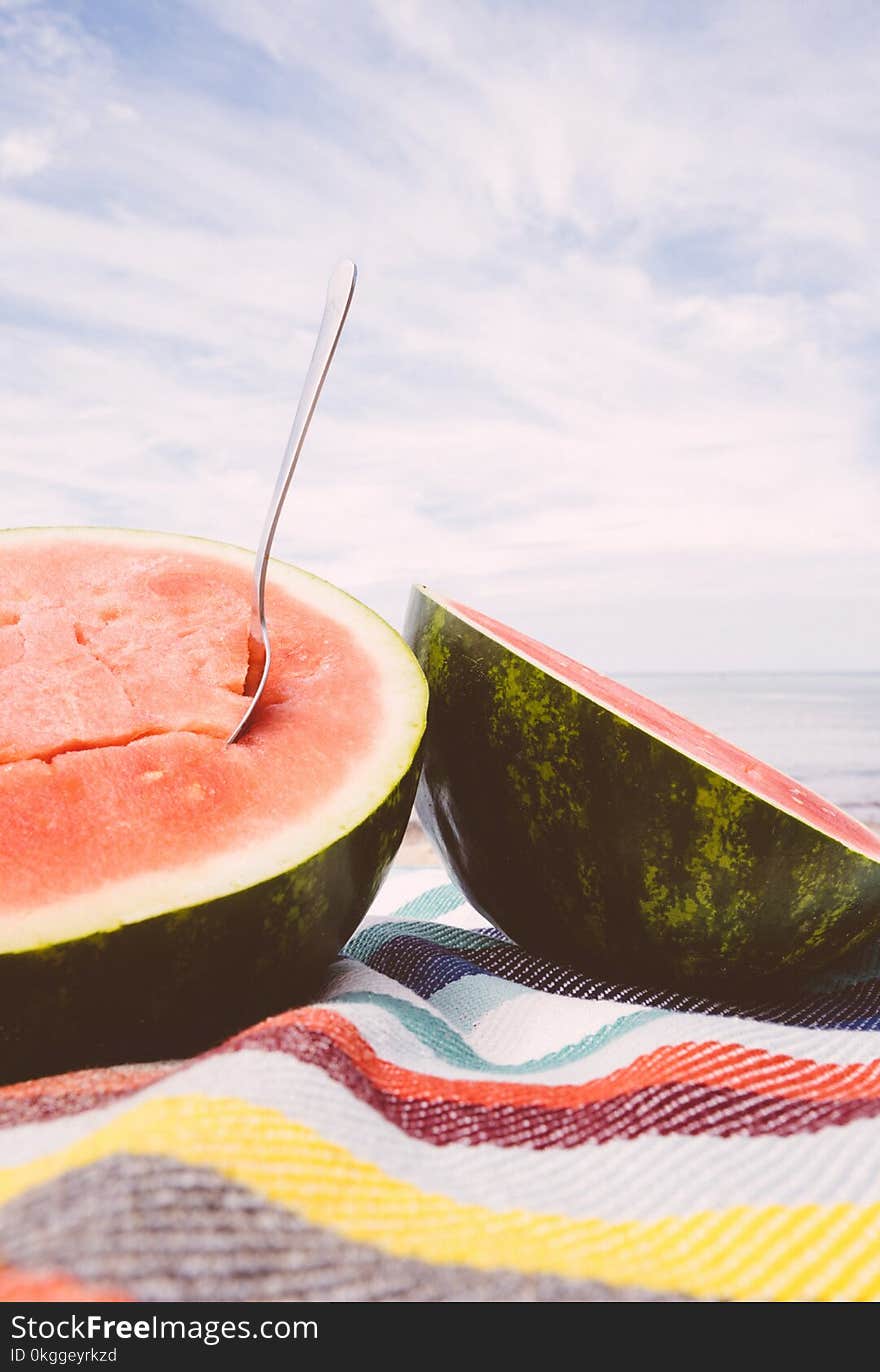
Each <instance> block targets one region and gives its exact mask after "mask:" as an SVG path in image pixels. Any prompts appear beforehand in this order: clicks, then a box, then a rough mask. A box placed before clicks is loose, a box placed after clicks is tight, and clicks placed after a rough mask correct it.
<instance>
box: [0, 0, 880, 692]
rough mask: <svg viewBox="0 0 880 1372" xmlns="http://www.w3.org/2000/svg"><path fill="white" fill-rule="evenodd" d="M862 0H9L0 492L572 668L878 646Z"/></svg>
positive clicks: (815, 655)
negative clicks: (173, 534) (268, 570)
mask: <svg viewBox="0 0 880 1372" xmlns="http://www.w3.org/2000/svg"><path fill="white" fill-rule="evenodd" d="M877 21H878V16H877V9H876V5H874V4H873V2H872V0H866V2H865V3H853V0H838V3H836V4H835V5H833V6H832V5H828V4H825V3H821V2H819V0H800V2H799V3H786V2H785V0H776V3H773V4H770V5H768V4H767V3H766V0H759V2H758V3H751V0H743V2H742V3H740V2H739V0H724V3H697V2H695V3H689V4H685V5H682V4H673V3H664V0H631V2H629V3H628V2H627V0H615V2H614V3H602V2H601V0H598V2H597V3H592V4H591V3H589V2H588V0H585V3H575V0H571V2H570V3H565V0H556V2H555V3H554V2H553V0H543V2H542V3H540V4H538V3H525V0H522V2H521V3H517V0H505V2H504V3H480V0H466V3H456V2H455V0H429V2H428V3H421V0H357V2H356V3H355V2H354V0H352V2H351V3H349V0H333V3H327V0H317V3H311V0H306V2H305V3H300V2H299V0H139V3H138V4H136V5H135V4H119V3H117V2H116V0H88V3H68V4H55V5H51V4H50V5H46V4H40V3H26V2H25V3H21V2H20V0H0V244H2V251H0V506H2V508H0V525H7V526H11V525H20V524H55V523H62V524H64V523H68V524H69V523H74V524H98V525H123V526H130V527H139V528H158V529H169V530H177V531H180V532H189V533H195V534H200V535H202V536H207V537H213V538H218V539H224V540H229V541H231V542H235V543H239V544H242V545H244V546H247V547H254V546H255V544H256V541H257V538H258V536H259V532H260V528H261V526H262V522H263V517H264V513H265V509H266V505H267V502H268V499H269V495H270V493H271V490H272V487H273V485H274V481H275V476H276V473H277V469H278V464H279V462H280V458H281V454H282V451H283V448H284V444H285V440H286V437H287V432H288V429H289V426H290V422H291V419H292V416H293V411H294V409H295V406H296V401H297V398H298V394H299V388H300V385H301V381H302V378H303V376H304V374H305V370H306V367H307V364H308V360H309V357H310V355H311V349H312V346H313V342H314V337H315V333H316V330H317V326H318V322H319V320H320V316H321V310H322V308H323V301H324V292H325V287H326V282H327V279H328V277H329V275H330V272H331V271H332V269H333V266H334V265H335V263H336V261H337V260H338V259H339V258H340V257H343V256H347V257H352V258H354V259H355V260H356V262H357V264H358V268H359V273H360V277H359V282H358V288H357V291H356V294H355V299H354V302H353V305H352V309H351V313H350V316H349V321H348V324H347V325H346V330H345V334H344V336H343V339H342V342H341V344H340V347H339V350H338V352H337V355H336V359H335V361H334V364H333V368H332V371H331V374H330V377H329V379H328V381H327V385H326V387H325V391H324V394H323V396H322V399H321V402H320V406H319V409H318V412H317V414H316V417H315V420H314V423H313V426H312V429H311V432H310V434H309V437H308V440H307V445H306V448H305V450H304V453H303V456H302V459H301V461H300V464H299V468H298V470H297V474H296V478H295V481H294V484H293V486H292V488H291V492H290V495H289V497H288V503H287V507H286V509H285V512H284V515H283V518H282V522H281V525H280V527H279V532H278V537H277V540H276V552H277V553H278V554H279V555H280V556H283V557H285V558H287V559H289V560H291V561H294V562H296V563H299V564H300V565H302V566H304V567H307V568H309V569H310V570H312V571H314V572H317V573H318V574H319V575H322V576H325V577H327V578H328V579H329V580H331V581H333V582H335V583H337V584H339V585H341V586H343V587H345V588H346V589H347V590H349V591H351V592H352V593H353V594H355V595H357V596H358V597H359V598H361V599H363V600H365V601H366V602H367V603H368V604H370V605H372V606H373V607H374V608H375V609H377V610H379V612H380V613H382V614H384V615H385V616H386V618H388V619H389V620H390V621H391V622H392V623H394V624H396V625H398V626H399V625H400V624H401V623H402V618H403V613H404V608H405V604H406V599H407V594H408V588H409V586H410V585H411V584H412V583H413V582H424V583H426V584H427V585H428V586H429V587H431V588H432V589H434V590H435V591H437V592H440V593H445V594H449V595H452V596H456V597H458V598H459V599H461V600H464V601H466V602H469V603H470V604H472V605H474V606H475V607H477V608H479V609H482V610H484V611H486V612H487V613H490V614H493V615H495V616H496V617H497V618H500V619H502V620H506V621H507V622H510V623H513V624H515V625H516V626H517V627H518V628H520V629H522V630H524V631H526V632H528V633H531V634H533V635H535V636H537V637H538V638H542V639H544V640H545V641H547V642H549V643H551V644H552V645H553V646H554V647H557V648H559V649H561V650H563V651H566V652H568V653H570V654H572V655H573V656H575V657H578V658H581V659H583V660H585V661H586V662H588V663H589V664H590V665H592V666H594V667H596V668H598V669H599V670H604V671H611V672H617V673H619V674H623V675H625V674H627V673H629V674H632V673H634V672H638V671H642V670H645V671H647V670H656V671H675V670H681V671H693V670H713V671H715V670H719V671H721V670H730V671H746V670H819V671H832V670H874V669H878V668H880V642H878V640H880V633H878V625H880V575H878V572H880V536H878V527H880V518H878V516H880V388H878V367H880V174H878V173H880V135H878V129H880V25H878V22H877Z"/></svg>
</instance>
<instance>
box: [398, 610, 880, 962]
mask: <svg viewBox="0 0 880 1372" xmlns="http://www.w3.org/2000/svg"><path fill="white" fill-rule="evenodd" d="M406 633H407V637H408V639H409V642H410V643H411V644H412V646H413V648H414V650H415V652H416V656H417V657H418V659H419V661H420V662H421V664H422V666H423V668H424V670H425V673H426V675H427V677H428V683H429V686H430V691H431V707H430V712H429V725H428V732H427V736H426V742H425V765H424V776H423V780H422V783H421V786H420V788H419V796H418V800H417V810H418V813H419V815H420V817H421V819H422V822H423V823H424V824H425V826H426V827H427V828H428V830H429V831H430V833H431V834H432V836H433V838H434V839H435V841H436V843H437V844H438V846H439V848H440V850H441V852H442V853H443V855H444V857H445V859H446V862H447V864H448V866H449V868H450V870H451V872H452V873H453V875H454V877H455V879H456V880H457V881H458V882H459V883H460V884H461V885H462V887H463V888H464V890H465V891H466V892H467V895H468V897H469V898H470V900H471V901H473V903H474V904H475V905H476V906H477V907H478V908H479V909H480V910H481V911H482V912H483V913H484V914H485V915H486V916H487V917H488V918H489V919H491V920H493V921H494V923H495V924H497V925H498V926H499V927H500V928H501V929H504V930H505V931H506V932H507V933H508V934H510V935H511V936H512V937H513V938H515V939H516V940H517V941H518V942H520V943H522V944H523V945H524V946H525V947H527V948H530V949H532V950H534V951H535V952H538V953H540V954H543V955H545V956H548V957H552V958H554V959H556V960H559V961H563V962H567V963H570V964H572V965H573V966H576V967H578V968H580V969H582V970H584V971H586V972H588V973H592V974H597V975H603V976H607V975H613V976H620V977H625V978H630V979H633V978H636V979H641V980H643V981H648V982H652V983H658V982H662V983H669V984H683V985H696V984H705V985H706V986H712V987H715V986H717V985H718V984H719V983H721V984H724V985H726V986H727V987H729V988H732V987H734V986H738V987H747V986H748V985H749V984H750V983H751V982H752V981H753V979H754V978H767V977H771V976H780V977H781V976H785V975H789V976H796V975H798V974H800V973H802V972H804V971H807V970H809V969H812V968H818V967H821V966H824V965H826V964H827V963H829V962H831V961H832V960H834V959H836V958H838V957H839V956H840V955H842V954H843V953H845V952H846V951H847V950H849V949H851V948H853V947H854V946H855V945H857V944H858V943H859V942H861V941H862V940H864V939H867V938H869V937H870V936H871V935H872V934H876V933H877V931H878V929H880V837H878V836H877V835H876V834H874V833H872V832H871V831H870V830H869V829H866V828H865V827H864V826H863V825H861V824H859V823H858V822H857V821H856V820H854V819H852V818H851V817H850V816H849V815H847V814H844V813H843V811H841V810H839V809H837V808H836V807H835V806H834V805H832V804H830V803H829V802H828V801H826V800H823V799H822V798H821V797H820V796H817V795H815V794H813V793H812V792H811V791H808V790H806V789H805V788H804V787H803V786H800V785H799V784H798V783H797V782H796V781H793V780H792V779H791V778H790V777H786V776H783V775H782V774H781V773H780V772H777V771H776V770H774V769H773V768H772V767H768V766H767V765H766V764H765V763H762V762H759V761H757V760H756V759H755V758H752V757H749V756H748V755H747V754H746V753H744V752H742V751H741V750H740V749H738V748H735V747H734V746H733V745H731V744H729V743H725V742H724V741H723V740H722V739H719V738H716V737H715V736H714V735H713V734H711V733H709V732H707V731H706V730H705V729H702V728H700V727H698V726H697V725H695V724H692V723H690V722H689V721H688V720H686V719H683V718H682V717H681V716H679V715H676V714H673V713H672V712H671V711H669V710H666V709H664V708H663V707H662V706H660V705H657V704H655V703H654V702H653V701H650V700H647V699H645V698H644V697H643V696H640V695H638V694H637V693H636V692H635V691H631V690H629V689H627V687H625V686H621V685H619V684H618V683H617V682H614V681H610V680H608V679H607V678H606V677H602V676H599V675H598V674H597V673H596V672H592V671H590V670H589V668H587V667H584V666H582V665H581V664H580V663H578V662H574V661H572V660H571V659H570V658H567V657H564V656H563V655H562V654H561V653H557V652H554V651H553V650H552V649H550V648H547V647H545V646H544V645H543V644H541V643H537V642H536V641H535V640H533V639H530V638H527V637H526V636H525V635H523V634H520V633H517V632H516V631H515V630H513V629H509V628H507V627H506V626H505V625H503V624H500V623H498V622H497V621H496V620H494V619H490V618H489V617H488V616H486V615H483V614H480V613H478V612H477V611H475V610H471V609H468V608H467V607H466V606H464V605H460V604H458V603H456V602H455V601H451V600H445V599H443V598H441V597H439V596H435V595H432V594H431V593H429V592H428V591H426V590H425V589H424V588H415V589H414V591H413V594H412V597H411V600H410V606H409V612H408V619H407V628H406Z"/></svg>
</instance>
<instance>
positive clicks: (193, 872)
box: [0, 527, 428, 953]
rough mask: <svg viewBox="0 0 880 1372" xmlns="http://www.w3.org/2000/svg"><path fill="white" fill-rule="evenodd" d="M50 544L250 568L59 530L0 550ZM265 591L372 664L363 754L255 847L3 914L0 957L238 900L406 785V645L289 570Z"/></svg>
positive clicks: (163, 546)
mask: <svg viewBox="0 0 880 1372" xmlns="http://www.w3.org/2000/svg"><path fill="white" fill-rule="evenodd" d="M59 539H64V540H65V541H74V540H78V541H81V542H83V543H87V544H98V545H100V544H104V545H108V546H112V547H124V548H129V549H136V548H144V549H148V548H155V549H156V550H157V551H158V550H162V551H164V552H180V553H185V554H187V555H188V556H200V555H201V556H204V557H206V558H209V559H211V560H215V561H218V560H219V561H225V562H228V563H229V564H230V565H233V566H236V567H240V568H242V569H244V570H245V571H250V570H251V569H252V568H253V560H254V555H253V553H250V552H248V551H247V550H246V549H243V548H236V547H233V546H231V545H230V544H224V543H214V542H212V541H210V540H209V539H201V538H192V537H188V536H184V535H179V534H164V533H152V532H148V531H142V530H128V529H88V528H82V529H80V528H64V527H59V528H46V529H13V530H3V531H0V546H2V547H3V548H10V547H14V546H16V545H20V546H21V547H22V548H23V549H24V548H25V547H28V546H33V544H34V543H36V542H40V541H43V542H47V543H51V542H58V540H59ZM269 583H270V585H271V584H275V585H277V586H279V587H281V588H282V589H284V590H286V591H288V592H289V594H291V595H293V596H296V598H297V599H299V600H302V601H305V602H306V603H307V604H309V605H311V606H313V607H314V608H315V609H316V610H319V611H321V612H323V613H325V614H326V615H327V616H328V617H329V618H331V619H333V620H334V621H335V622H336V623H338V624H341V625H343V626H344V627H345V628H346V629H348V631H349V632H350V633H351V634H352V636H353V637H354V639H355V640H356V642H357V643H358V645H359V646H360V648H361V649H362V650H363V651H364V652H366V653H367V655H368V656H369V658H370V660H371V661H372V662H373V663H374V665H375V668H376V672H377V677H378V680H377V696H378V698H379V700H380V701H381V702H382V703H383V706H384V710H383V715H382V718H381V721H380V722H379V728H378V731H377V734H376V738H375V741H374V744H373V747H372V749H371V751H370V752H369V753H368V754H367V755H366V756H365V757H363V758H362V759H361V760H360V761H359V762H358V763H356V764H355V766H354V767H353V768H352V769H351V771H350V772H349V773H348V775H347V776H346V779H345V781H344V783H343V784H342V785H340V786H339V787H338V788H337V789H336V790H334V791H332V792H331V793H330V794H329V795H328V796H327V798H326V800H325V802H324V803H323V804H322V805H320V806H319V807H318V808H317V809H315V810H313V811H312V812H311V813H310V814H309V817H308V819H306V820H298V821H297V822H296V823H295V824H287V825H281V826H280V827H278V828H276V829H275V830H274V831H273V832H272V833H271V834H269V835H267V837H266V838H265V839H264V840H262V841H258V842H254V841H253V840H252V839H249V840H248V841H247V844H246V846H245V847H244V848H243V849H240V848H233V849H231V850H227V851H224V852H220V853H217V854H216V855H214V856H212V857H210V858H207V859H203V860H200V861H198V862H193V863H191V864H187V865H182V866H181V865H176V866H174V867H171V868H168V869H167V870H164V871H159V872H149V873H145V874H143V875H140V876H135V877H128V878H125V879H124V880H121V881H111V882H108V883H107V884H106V885H104V886H101V887H99V888H97V889H91V890H89V891H88V892H86V893H84V894H82V895H77V896H72V897H68V898H65V899H64V900H59V901H53V902H51V903H49V904H46V905H42V906H40V907H38V908H36V909H35V908H33V907H29V908H27V909H22V910H20V911H15V910H10V911H7V912H5V913H3V914H2V916H0V953H8V952H17V951H24V950H26V949H35V948H38V947H44V946H46V945H48V944H52V943H58V942H61V941H64V940H67V939H72V938H83V937H86V936H88V935H89V934H93V933H98V932H101V931H110V930H112V929H114V928H119V927H121V926H122V925H124V924H135V923H137V922H138V921H140V920H144V919H150V918H152V917H153V916H156V915H160V914H165V913H167V912H169V911H172V910H177V909H182V908H184V907H187V906H192V905H199V904H201V903H203V902H205V901H209V900H215V899H217V898H219V897H221V896H227V895H230V894H233V893H235V892H237V891H245V890H248V889H249V888H250V887H252V886H255V885H256V884H257V883H258V882H261V881H268V880H270V879H271V878H272V877H274V876H278V875H280V874H281V873H284V872H288V871H290V870H291V869H292V868H294V867H297V866H299V865H300V864H301V863H303V862H306V861H307V860H308V859H309V858H311V857H314V856H315V855H316V854H318V853H320V852H321V851H322V850H323V849H325V848H327V847H328V846H329V845H330V844H331V843H334V842H336V840H337V839H340V838H343V837H344V836H345V835H346V834H348V833H350V832H351V831H352V830H353V829H356V828H357V827H358V825H359V824H361V823H362V822H363V821H364V820H365V819H366V818H367V817H368V816H369V815H371V814H372V813H373V811H374V810H375V809H377V808H378V806H379V805H381V804H382V802H383V801H384V800H385V798H386V797H387V796H388V795H389V794H390V792H391V791H393V789H394V787H395V786H396V785H397V784H398V782H399V781H400V780H401V779H402V778H403V777H404V776H405V775H406V772H407V771H408V769H409V767H410V765H411V763H412V761H413V758H414V757H415V754H416V751H417V749H418V746H419V742H420V740H421V737H422V734H423V733H424V729H425V722H426V719H427V708H428V687H427V683H426V681H425V678H424V676H423V674H422V671H421V668H420V667H419V665H418V663H417V662H416V659H415V657H414V656H413V654H412V653H411V652H410V650H409V648H408V647H407V645H406V643H404V641H403V639H402V638H401V637H400V635H399V634H398V633H396V632H395V630H394V629H392V628H391V626H390V625H389V624H386V622H385V620H383V619H381V618H380V616H379V615H377V614H376V613H375V612H374V611H373V610H370V609H368V608H367V607H366V606H365V605H362V604H361V602H360V601H358V600H355V599H354V597H353V596H350V595H348V594H347V592H345V591H341V590H339V589H338V588H337V587H335V586H332V585H330V583H329V582H326V581H322V580H320V578H318V577H316V576H312V575H311V573H309V572H304V571H302V570H301V569H300V568H298V567H293V566H291V565H290V564H289V563H285V562H279V561H277V560H276V559H275V558H273V559H272V560H271V562H270V567H269ZM242 708H243V709H244V704H243V706H242ZM232 746H233V747H234V746H235V745H234V744H233V745H232ZM7 765H8V766H16V765H17V764H15V763H9V764H7Z"/></svg>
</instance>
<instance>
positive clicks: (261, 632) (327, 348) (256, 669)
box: [227, 259, 357, 743]
mask: <svg viewBox="0 0 880 1372" xmlns="http://www.w3.org/2000/svg"><path fill="white" fill-rule="evenodd" d="M356 281H357V267H356V266H355V264H354V263H353V262H349V261H348V260H347V259H345V260H344V261H342V262H340V263H339V266H338V267H337V268H336V270H335V271H334V273H333V275H332V276H331V278H330V282H329V285H328V286H327V301H326V304H325V305H324V317H323V319H322V320H321V327H320V329H319V330H318V338H317V341H316V343H315V350H314V352H313V353H312V360H311V362H310V363H309V370H308V372H307V373H306V379H305V381H304V382H303V388H302V394H301V395H300V398H299V404H298V406H297V408H296V414H295V415H294V418H293V427H292V428H291V430H290V437H289V438H288V440H287V447H286V448H285V449H284V457H283V458H282V460H281V470H280V471H279V473H278V480H277V481H276V483H275V490H274V492H273V495H272V500H271V502H270V504H269V510H268V513H267V515H266V522H265V524H264V525H263V532H262V534H261V535H260V542H259V546H258V548H257V556H256V561H255V562H254V586H253V601H252V608H251V625H250V634H249V640H248V649H249V660H248V675H247V681H246V683H245V694H246V695H250V696H252V697H253V699H252V700H251V703H250V707H249V708H248V710H247V713H246V714H245V716H244V718H243V719H242V721H241V723H240V724H239V725H238V727H237V728H236V729H235V731H234V732H233V733H232V734H231V735H230V736H229V738H228V740H227V742H228V743H234V742H235V741H236V739H238V738H240V737H241V735H242V734H243V733H244V731H245V729H246V728H247V726H248V724H249V723H250V719H251V715H252V714H253V711H254V709H255V708H256V704H257V701H258V700H259V697H260V695H261V693H262V690H263V686H264V685H265V682H266V677H267V676H268V674H269V651H270V650H269V633H268V630H267V628H266V573H267V569H268V563H269V553H270V551H271V549H272V540H273V539H274V537H275V530H276V529H277V527H278V520H279V518H280V517H281V509H282V506H283V505H284V498H285V496H286V495H287V490H288V487H289V486H290V482H291V478H292V477H293V473H294V471H295V469H296V464H297V461H298V459H299V455H300V453H301V452H302V447H303V443H304V442H305V437H306V434H307V433H308V431H309V424H310V423H311V421H312V415H313V414H314V413H315V406H316V405H317V403H318V397H319V395H320V394H321V388H322V386H323V385H324V381H325V379H326V376H327V373H328V371H329V370H330V363H331V362H332V361H333V354H334V353H335V351H336V345H337V343H338V342H339V335H340V334H341V333H342V326H343V325H344V323H345V320H346V317H347V315H348V307H349V305H350V304H351V298H352V296H353V294H354V286H355V282H356Z"/></svg>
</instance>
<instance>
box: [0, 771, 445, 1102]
mask: <svg viewBox="0 0 880 1372" xmlns="http://www.w3.org/2000/svg"><path fill="white" fill-rule="evenodd" d="M420 768H421V756H420V752H417V753H416V754H415V756H414V757H413V760H412V763H411V765H410V767H409V768H408V770H407V772H406V774H405V775H404V776H403V777H402V778H401V780H400V781H399V782H398V783H397V785H395V786H394V787H393V789H392V790H391V791H390V792H389V794H388V795H387V796H386V798H385V800H384V801H383V802H382V803H381V804H380V805H378V806H377V807H376V808H375V809H374V810H373V811H372V813H371V814H370V815H368V816H367V817H366V818H365V819H364V820H363V821H362V823H360V824H359V825H357V827H356V828H354V829H352V830H351V831H350V832H349V833H347V834H345V835H344V836H343V837H342V838H339V839H337V840H336V841H335V842H334V843H331V844H329V845H328V846H327V847H326V848H324V849H323V850H322V851H320V852H318V853H315V854H314V855H313V856H312V857H310V858H309V859H307V861H305V862H303V863H301V864H299V865H298V866H296V867H294V868H293V869H292V870H291V871H289V872H283V873H279V874H276V875H274V876H272V877H270V878H269V879H268V880H266V881H263V882H260V883H258V884H256V885H254V886H252V887H250V888H249V889H247V890H244V891H236V892H234V893H232V894H230V895H228V896H224V897H220V898H217V899H213V900H207V901H203V902H200V903H199V904H197V905H194V906H183V907H181V908H180V909H176V910H171V911H167V912H165V913H163V914H160V915H154V916H152V917H151V918H149V919H142V920H138V921H137V922H135V923H132V924H123V925H121V926H120V927H118V928H115V929H112V930H104V931H100V932H98V933H93V934H90V935H87V936H86V937H85V938H79V939H71V940H67V941H65V942H60V943H56V944H52V945H48V946H46V947H43V948H36V949H32V950H27V951H24V952H14V953H6V954H3V955H0V1083H7V1082H11V1081H20V1080H24V1079H27V1078H31V1077H40V1076H46V1075H49V1074H51V1073H58V1072H65V1071H68V1070H70V1069H72V1068H80V1067H99V1066H104V1065H108V1064H112V1063H122V1062H141V1061H156V1060H160V1059H165V1058H181V1057H189V1056H191V1055H192V1054H194V1053H197V1052H200V1051H202V1050H204V1049H206V1048H209V1047H210V1046H211V1045H213V1044H216V1043H219V1042H220V1041H221V1040H222V1039H224V1038H226V1037H228V1036H229V1035H230V1034H233V1033H235V1032H236V1031H237V1030H240V1029H242V1028H244V1027H245V1026H247V1025H249V1024H252V1023H254V1022H256V1021H258V1020H262V1019H264V1018H266V1017H267V1016H269V1015H272V1014H276V1013H278V1012H280V1011H282V1010H285V1009H288V1008H289V1007H291V1006H293V1005H296V1004H298V1003H301V1002H302V1001H304V1000H306V999H308V998H309V997H310V996H312V995H313V994H314V993H315V992H316V990H317V989H318V987H319V986H320V982H321V979H322V977H323V976H324V975H325V974H326V971H327V968H328V966H329V964H330V963H331V961H332V959H333V958H334V957H335V956H336V954H337V952H338V950H339V949H340V948H341V946H342V944H343V943H344V942H345V940H346V938H348V936H349V935H350V934H351V933H352V932H353V931H354V929H355V928H356V927H357V925H358V923H359V922H360V920H361V919H362V918H363V916H364V914H365V913H366V911H367V910H368V909H369V906H370V904H371V903H372V900H373V898H374V896H375V895H376V892H377V890H378V889H379V886H380V885H381V882H382V880H383V878H384V876H385V873H386V872H387V869H388V867H389V865H390V863H391V861H392V859H393V857H394V855H395V853H396V852H397V849H398V848H399V846H400V842H401V840H402V838H403V835H404V832H405V831H406V826H407V822H408V820H409V817H410V814H411V811H412V806H413V800H414V797H415V792H416V784H417V781H418V776H419V771H420Z"/></svg>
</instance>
